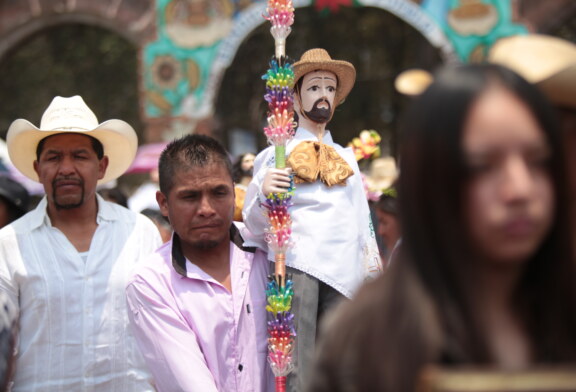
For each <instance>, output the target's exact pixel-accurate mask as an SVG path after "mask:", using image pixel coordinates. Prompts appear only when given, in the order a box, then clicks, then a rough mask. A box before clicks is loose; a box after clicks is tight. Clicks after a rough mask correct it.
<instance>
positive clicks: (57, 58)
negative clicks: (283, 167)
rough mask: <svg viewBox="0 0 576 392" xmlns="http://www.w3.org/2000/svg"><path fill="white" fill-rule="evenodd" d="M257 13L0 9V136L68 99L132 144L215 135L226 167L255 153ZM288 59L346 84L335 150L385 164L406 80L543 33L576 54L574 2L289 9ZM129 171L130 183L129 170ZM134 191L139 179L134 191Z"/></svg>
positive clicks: (264, 34) (128, 0) (261, 37)
mask: <svg viewBox="0 0 576 392" xmlns="http://www.w3.org/2000/svg"><path fill="white" fill-rule="evenodd" d="M266 3H267V2H266V1H251V0H102V1H93V0H0V137H2V138H4V137H5V134H6V131H7V129H8V127H9V125H10V123H11V122H12V121H13V120H14V119H16V118H25V119H28V120H29V121H31V122H32V123H34V124H36V125H38V124H39V123H40V117H41V115H42V113H43V111H44V110H45V108H46V107H47V106H48V104H49V103H50V101H51V99H52V97H54V96H55V95H62V96H71V95H76V94H79V95H81V96H82V97H83V98H84V100H85V101H86V103H87V104H88V105H89V106H90V107H91V108H92V109H93V110H94V112H95V113H96V115H97V116H98V118H99V120H101V121H104V120H106V119H110V118H120V119H123V120H125V121H127V122H129V123H130V124H132V125H133V126H134V127H135V129H136V130H137V132H138V135H139V140H140V144H142V145H144V144H157V143H165V142H166V141H169V140H171V139H172V138H174V137H177V136H179V135H182V134H185V133H191V132H198V133H205V134H210V135H212V136H215V137H216V138H218V139H219V140H220V141H222V142H223V143H224V144H225V145H226V146H227V148H228V149H229V151H230V153H231V155H232V156H238V155H240V154H243V153H245V152H257V151H259V150H260V149H262V148H264V147H265V146H266V140H265V138H264V135H263V132H262V128H263V127H264V126H265V124H266V104H265V102H264V100H263V98H262V97H263V94H264V86H265V84H264V81H263V80H262V79H261V76H262V75H263V74H264V73H265V72H266V70H267V69H268V61H269V59H270V58H271V56H272V54H273V51H274V42H273V38H272V37H271V35H270V33H269V24H268V22H266V21H265V20H264V19H263V18H262V15H263V13H265V9H266ZM294 6H295V8H296V11H295V23H294V25H293V31H292V34H291V35H290V36H289V37H288V40H287V49H286V52H287V54H288V56H290V57H291V58H293V59H296V60H297V59H298V58H299V57H300V55H301V54H302V53H303V52H304V51H305V50H307V49H310V48H313V47H322V48H325V49H327V50H328V52H329V53H330V54H331V55H332V57H333V58H336V59H343V60H347V61H350V62H351V63H353V64H354V65H355V67H356V69H357V74H358V77H357V81H356V84H355V86H354V89H353V90H352V92H351V94H350V95H349V97H348V98H347V100H346V102H345V103H344V104H343V105H341V106H340V107H339V108H337V111H336V114H335V116H334V118H333V120H332V122H331V123H330V125H329V128H330V129H331V130H332V132H333V135H334V138H335V140H336V142H338V143H340V144H342V145H346V144H347V143H348V142H350V141H351V140H352V139H353V138H354V137H355V136H357V135H358V134H359V132H360V131H361V130H364V129H373V130H376V131H377V132H378V133H379V134H380V136H381V139H380V141H379V143H380V149H381V154H382V155H383V156H395V151H394V147H393V146H394V145H395V143H394V142H395V138H396V126H397V123H398V120H399V117H400V114H401V113H402V110H403V108H404V107H405V105H406V104H407V101H408V99H409V98H408V97H406V96H403V95H401V94H400V93H399V92H397V91H396V89H395V88H394V80H395V78H396V76H397V75H398V74H399V73H400V72H402V71H405V70H407V69H411V68H419V69H424V70H429V71H432V70H434V68H436V67H437V66H438V65H440V64H443V63H447V62H457V61H482V59H483V58H484V57H485V56H486V53H487V51H489V49H490V46H491V45H492V44H494V42H496V41H497V40H498V39H499V38H502V37H505V36H509V35H515V34H528V33H543V34H549V35H553V36H557V37H561V38H564V39H567V40H569V41H571V42H576V17H575V16H576V1H572V0H549V1H540V0H423V1H417V0H395V1H389V0H312V1H310V0H308V1H297V0H296V1H294ZM138 173H140V171H138ZM136 181H138V180H136Z"/></svg>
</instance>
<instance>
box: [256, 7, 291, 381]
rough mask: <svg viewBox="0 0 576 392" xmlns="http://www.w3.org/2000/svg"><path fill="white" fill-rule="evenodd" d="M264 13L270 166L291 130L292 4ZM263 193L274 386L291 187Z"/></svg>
mask: <svg viewBox="0 0 576 392" xmlns="http://www.w3.org/2000/svg"><path fill="white" fill-rule="evenodd" d="M266 11H267V15H265V18H266V19H267V20H269V21H270V23H271V24H272V27H271V28H270V33H271V34H272V36H273V37H274V43H275V49H276V50H275V56H274V58H273V59H272V60H271V61H270V69H269V70H268V72H267V73H266V74H265V75H264V76H263V79H265V80H266V95H265V96H264V99H265V100H266V101H267V102H268V126H267V127H265V128H264V133H265V134H266V137H267V138H268V142H269V143H270V144H271V145H273V146H274V149H275V162H276V163H275V166H276V168H277V169H284V168H285V167H286V160H285V155H286V143H287V142H288V141H289V140H290V139H292V137H293V136H294V111H293V105H294V99H293V95H292V86H293V84H294V73H293V72H292V66H291V63H290V61H289V60H288V59H287V58H286V54H285V49H286V37H288V35H289V34H290V32H291V27H290V26H291V25H292V23H294V7H293V6H292V1H291V0H270V1H268V8H267V9H266ZM281 191H282V192H280V193H273V192H270V193H268V194H267V198H266V201H265V203H264V207H265V208H266V210H267V216H268V224H269V226H268V228H267V229H266V236H265V238H266V242H267V244H268V246H269V247H270V249H272V250H273V251H274V254H275V257H274V261H275V272H274V276H271V277H270V278H269V282H268V286H267V289H266V296H267V302H268V305H267V306H266V310H267V311H268V312H270V313H271V314H272V320H270V321H268V335H269V337H268V361H269V363H270V366H271V368H272V371H273V372H274V376H275V377H276V391H277V392H280V391H285V390H286V376H287V375H288V374H289V373H290V372H291V371H292V369H293V365H292V347H293V343H294V337H295V336H296V332H295V329H294V322H293V319H294V315H293V314H292V313H291V312H290V307H291V303H292V296H293V295H294V291H293V289H292V281H291V280H290V278H289V277H287V276H286V264H285V260H286V251H287V249H288V247H289V246H290V243H291V234H292V231H291V230H292V228H291V226H292V220H291V218H290V213H289V212H288V208H289V207H290V205H291V198H292V192H285V191H284V190H281Z"/></svg>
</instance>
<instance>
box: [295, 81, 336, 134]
mask: <svg viewBox="0 0 576 392" xmlns="http://www.w3.org/2000/svg"><path fill="white" fill-rule="evenodd" d="M337 86H338V79H337V78H336V75H335V74H333V73H332V72H329V71H313V72H310V73H307V74H306V75H304V77H303V78H302V88H301V90H300V99H301V103H302V107H301V108H300V109H301V111H302V112H304V113H305V114H306V116H307V117H308V118H309V119H310V120H312V121H314V122H315V123H320V124H322V123H327V122H328V121H330V118H331V117H332V110H333V107H334V97H335V96H336V88H337Z"/></svg>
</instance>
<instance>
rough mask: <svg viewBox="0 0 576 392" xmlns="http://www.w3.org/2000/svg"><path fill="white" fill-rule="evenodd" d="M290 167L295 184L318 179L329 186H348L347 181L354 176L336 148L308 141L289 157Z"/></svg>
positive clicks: (295, 149) (299, 145)
mask: <svg viewBox="0 0 576 392" xmlns="http://www.w3.org/2000/svg"><path fill="white" fill-rule="evenodd" d="M287 162H288V165H289V166H290V167H291V168H292V170H293V171H294V174H295V176H294V182H295V183H296V184H300V183H303V182H314V181H316V180H317V179H318V178H320V180H321V181H322V182H323V183H325V184H326V185H327V186H332V185H346V179H347V178H348V177H350V176H351V175H352V174H354V171H353V170H352V168H351V167H350V165H348V163H347V162H346V161H345V160H344V159H343V158H342V157H341V156H340V155H338V153H337V152H336V150H335V149H334V147H331V146H328V145H326V144H324V143H319V142H313V141H306V142H302V143H300V144H298V145H297V146H296V147H295V148H294V149H293V150H292V152H291V153H290V156H289V157H288V161H287Z"/></svg>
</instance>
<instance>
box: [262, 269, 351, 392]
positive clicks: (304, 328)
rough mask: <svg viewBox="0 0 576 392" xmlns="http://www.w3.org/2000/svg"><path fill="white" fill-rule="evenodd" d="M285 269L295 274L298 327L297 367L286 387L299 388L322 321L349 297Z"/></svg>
mask: <svg viewBox="0 0 576 392" xmlns="http://www.w3.org/2000/svg"><path fill="white" fill-rule="evenodd" d="M272 268H274V267H272ZM286 272H287V273H289V274H292V282H293V283H294V297H293V298H292V313H294V325H295V327H296V342H295V347H294V351H293V354H292V355H293V361H294V364H295V369H294V370H293V371H292V373H290V374H289V375H288V379H287V382H286V391H287V392H300V391H303V390H304V386H305V385H306V382H307V380H308V377H309V373H308V372H309V371H310V368H311V367H312V361H313V359H314V349H315V347H316V337H317V333H318V326H319V324H320V321H321V319H322V317H323V316H324V315H325V313H326V312H327V311H328V310H329V309H331V308H332V307H333V306H334V305H336V304H337V303H338V302H339V301H341V300H343V299H345V298H346V297H345V296H343V295H342V294H340V293H339V292H338V291H336V290H335V289H333V288H332V287H330V286H328V285H327V284H325V283H324V282H321V281H319V280H318V279H316V278H314V277H313V276H310V275H307V274H306V273H304V272H302V271H299V270H296V269H294V268H290V267H286Z"/></svg>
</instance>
